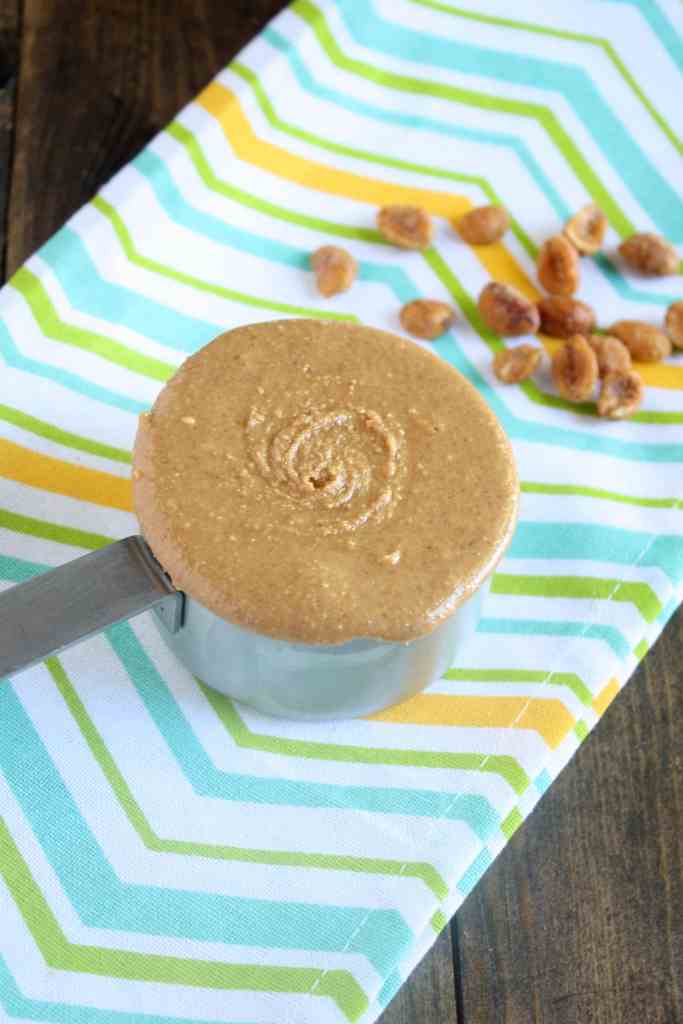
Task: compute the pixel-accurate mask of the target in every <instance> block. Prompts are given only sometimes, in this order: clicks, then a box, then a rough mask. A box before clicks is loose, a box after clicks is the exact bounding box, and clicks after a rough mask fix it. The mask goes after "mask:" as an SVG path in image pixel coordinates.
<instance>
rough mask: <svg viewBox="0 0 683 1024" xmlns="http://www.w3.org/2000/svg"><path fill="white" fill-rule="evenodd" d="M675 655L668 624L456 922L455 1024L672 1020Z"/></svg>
mask: <svg viewBox="0 0 683 1024" xmlns="http://www.w3.org/2000/svg"><path fill="white" fill-rule="evenodd" d="M682 653H683V612H681V611H679V613H678V615H677V616H676V617H675V618H674V619H673V620H672V622H671V623H670V624H669V627H668V628H667V630H666V631H665V633H664V635H663V636H662V637H661V638H660V640H659V641H658V643H657V645H656V646H655V648H654V649H653V650H652V651H651V652H650V653H649V654H648V656H647V658H646V659H645V661H644V663H643V664H642V665H641V667H640V669H639V671H638V673H637V675H636V677H635V678H634V679H632V680H631V682H630V683H629V685H628V686H627V687H626V689H625V690H624V691H623V692H622V694H621V695H620V696H619V697H618V698H617V700H616V701H615V702H614V703H613V704H612V706H611V707H610V708H609V709H608V711H607V713H606V715H605V717H604V718H603V720H602V721H601V722H600V723H599V724H598V726H597V727H596V729H595V730H594V732H593V734H592V735H591V736H590V737H588V739H587V740H586V742H585V743H584V744H583V746H582V748H581V749H580V750H579V751H578V753H577V755H576V757H575V758H574V760H573V761H572V763H571V764H570V765H569V766H568V767H567V769H566V770H565V771H564V772H563V773H562V775H561V776H560V777H559V779H558V780H557V781H556V782H555V784H554V785H553V787H552V788H551V790H550V791H549V792H548V793H547V794H546V795H545V796H544V798H543V799H542V800H541V802H540V804H539V805H538V807H537V808H536V810H535V811H534V813H533V815H532V816H531V818H530V819H529V821H528V822H527V823H526V825H525V826H524V827H523V828H522V829H520V831H519V832H518V833H517V834H516V835H515V836H514V838H513V840H512V841H511V843H510V844H509V845H508V847H507V848H506V849H505V850H504V852H503V853H502V854H501V856H500V857H499V859H498V860H497V862H496V864H495V865H494V866H493V867H492V869H491V871H490V872H489V873H488V874H487V875H486V876H485V877H484V879H483V880H482V882H481V883H480V884H479V886H478V887H477V889H476V890H475V891H474V892H473V893H472V895H471V896H470V897H469V899H468V900H467V902H466V903H465V905H464V906H463V908H462V909H461V911H460V913H459V914H458V916H457V921H456V925H455V926H454V927H457V937H458V946H459V964H458V966H457V970H458V973H459V977H460V984H461V986H462V1002H463V1008H464V1013H463V1017H464V1024H483V1022H491V1024H494V1022H495V1024H577V1022H581V1024H681V1022H682V1021H683V667H682V666H683V657H682ZM423 1019H424V1021H425V1022H429V1024H432V1021H431V1020H430V1018H428V1017H425V1018H423ZM434 1024H436V1022H434ZM460 1024H463V1022H462V1021H461V1022H460Z"/></svg>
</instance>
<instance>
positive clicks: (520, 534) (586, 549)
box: [508, 521, 683, 584]
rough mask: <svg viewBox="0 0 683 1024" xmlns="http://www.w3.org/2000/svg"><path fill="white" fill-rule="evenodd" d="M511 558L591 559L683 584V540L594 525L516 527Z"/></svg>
mask: <svg viewBox="0 0 683 1024" xmlns="http://www.w3.org/2000/svg"><path fill="white" fill-rule="evenodd" d="M508 554H509V556H510V557H511V558H542V559H563V558H566V559H589V560H593V561H596V560H597V561H600V562H614V563H616V564H619V565H636V564H637V565H638V566H648V567H649V566H652V567H656V568H657V569H661V571H662V572H663V573H665V574H666V575H667V576H668V577H669V579H670V580H671V581H672V582H673V583H675V584H677V583H679V582H680V581H681V580H683V537H682V536H676V535H675V534H662V535H657V534H654V533H644V532H640V531H637V530H625V529H622V528H620V527H616V526H603V525H599V524H591V523H564V522H554V523H550V522H548V523H546V522H543V523H532V522H527V521H522V522H520V523H519V525H518V526H517V530H516V531H515V535H514V537H513V539H512V544H511V546H510V549H509V552H508Z"/></svg>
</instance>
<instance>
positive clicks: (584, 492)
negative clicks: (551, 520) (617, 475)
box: [520, 481, 683, 509]
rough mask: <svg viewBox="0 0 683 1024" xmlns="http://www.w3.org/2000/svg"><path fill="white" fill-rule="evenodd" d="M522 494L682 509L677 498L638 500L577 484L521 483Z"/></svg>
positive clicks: (636, 497) (681, 504)
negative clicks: (550, 495)
mask: <svg viewBox="0 0 683 1024" xmlns="http://www.w3.org/2000/svg"><path fill="white" fill-rule="evenodd" d="M520 489H521V491H522V493H523V494H564V495H573V496H575V497H581V498H597V499H599V500H601V501H616V502H620V503H622V504H624V505H642V506H643V507H644V508H675V509H683V501H681V500H680V499H679V498H640V497H638V496H637V495H633V494H618V493H617V492H616V491H605V490H602V488H600V487H583V486H581V485H579V484H543V483H535V482H533V481H523V482H522V483H521V484H520Z"/></svg>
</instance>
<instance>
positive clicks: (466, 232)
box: [455, 206, 510, 245]
mask: <svg viewBox="0 0 683 1024" xmlns="http://www.w3.org/2000/svg"><path fill="white" fill-rule="evenodd" d="M509 226H510V215H509V213H508V212H507V210H506V209H505V208H504V207H503V206H477V207H475V209H474V210H469V212H468V213H466V214H464V215H463V216H462V217H461V218H460V220H459V221H458V222H457V223H456V225H455V229H456V231H457V232H458V234H459V235H460V237H461V238H462V240H463V242H467V244H468V245H491V244H492V243H493V242H497V241H498V240H499V239H500V238H502V237H503V235H504V234H505V232H506V231H507V229H508V227H509Z"/></svg>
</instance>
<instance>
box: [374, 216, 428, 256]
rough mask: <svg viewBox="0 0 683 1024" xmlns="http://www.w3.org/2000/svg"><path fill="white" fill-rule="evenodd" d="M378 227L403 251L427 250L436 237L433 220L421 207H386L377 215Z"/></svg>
mask: <svg viewBox="0 0 683 1024" xmlns="http://www.w3.org/2000/svg"><path fill="white" fill-rule="evenodd" d="M377 227H378V229H379V231H380V233H381V234H382V235H384V237H385V238H386V240H387V241H388V242H391V243H392V245H398V246H399V247H400V248H401V249H426V248H427V247H428V246H429V245H431V242H432V238H433V237H434V225H433V224H432V218H431V217H430V216H429V214H428V213H427V211H426V210H423V209H422V207H420V206H400V205H394V206H384V207H382V209H381V210H380V211H379V213H378V214H377Z"/></svg>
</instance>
